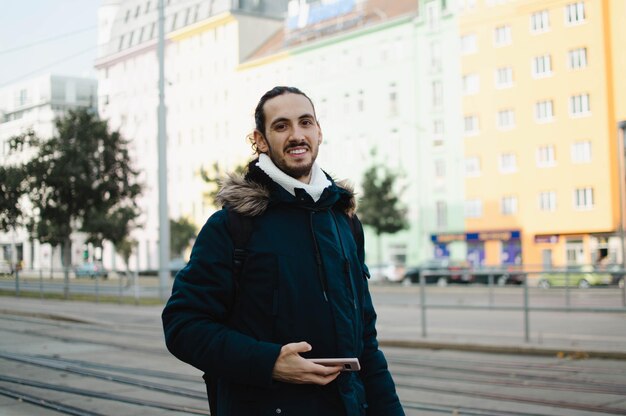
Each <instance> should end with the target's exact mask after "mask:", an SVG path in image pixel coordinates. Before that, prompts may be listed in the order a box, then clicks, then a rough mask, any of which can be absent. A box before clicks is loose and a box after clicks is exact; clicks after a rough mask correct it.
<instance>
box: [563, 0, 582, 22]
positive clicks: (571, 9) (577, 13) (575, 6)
mask: <svg viewBox="0 0 626 416" xmlns="http://www.w3.org/2000/svg"><path fill="white" fill-rule="evenodd" d="M584 21H585V2H583V1H578V2H576V3H570V4H568V5H566V6H565V22H566V23H568V24H570V25H573V24H578V23H582V22H584Z"/></svg>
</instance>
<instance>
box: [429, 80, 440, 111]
mask: <svg viewBox="0 0 626 416" xmlns="http://www.w3.org/2000/svg"><path fill="white" fill-rule="evenodd" d="M431 88H432V94H433V107H441V106H442V105H443V84H442V82H441V81H439V80H437V81H433V82H432V83H431Z"/></svg>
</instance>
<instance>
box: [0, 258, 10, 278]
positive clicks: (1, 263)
mask: <svg viewBox="0 0 626 416" xmlns="http://www.w3.org/2000/svg"><path fill="white" fill-rule="evenodd" d="M12 274H13V267H11V264H10V263H9V262H8V261H6V260H0V276H10V275H12Z"/></svg>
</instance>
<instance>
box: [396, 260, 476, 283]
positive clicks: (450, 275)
mask: <svg viewBox="0 0 626 416" xmlns="http://www.w3.org/2000/svg"><path fill="white" fill-rule="evenodd" d="M468 270H469V267H468V263H467V262H465V261H460V260H450V259H447V258H444V259H430V260H427V261H425V262H424V263H422V264H420V265H418V266H416V267H411V268H409V269H407V271H406V273H405V274H404V280H405V281H408V282H411V283H419V281H420V277H419V276H420V272H421V273H422V274H424V278H425V282H426V284H433V283H436V284H437V285H439V286H446V285H447V284H448V283H467V282H468V279H469V274H468Z"/></svg>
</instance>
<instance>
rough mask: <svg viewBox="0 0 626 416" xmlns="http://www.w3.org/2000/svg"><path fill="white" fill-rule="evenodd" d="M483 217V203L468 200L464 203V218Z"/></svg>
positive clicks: (477, 200) (476, 200) (478, 200)
mask: <svg viewBox="0 0 626 416" xmlns="http://www.w3.org/2000/svg"><path fill="white" fill-rule="evenodd" d="M482 215H483V201H481V200H480V199H468V200H467V201H465V218H480V217H482Z"/></svg>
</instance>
